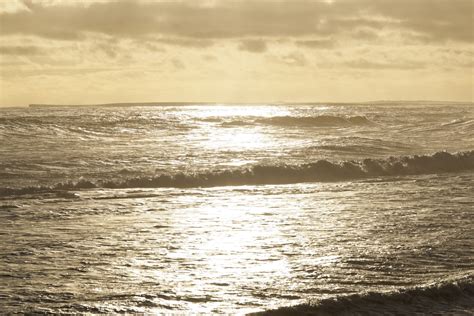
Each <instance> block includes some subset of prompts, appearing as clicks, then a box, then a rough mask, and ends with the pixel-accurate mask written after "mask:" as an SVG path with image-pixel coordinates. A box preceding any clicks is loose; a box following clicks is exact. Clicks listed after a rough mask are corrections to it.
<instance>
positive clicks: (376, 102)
mask: <svg viewBox="0 0 474 316" xmlns="http://www.w3.org/2000/svg"><path fill="white" fill-rule="evenodd" d="M407 103H409V104H426V105H436V104H438V105H446V104H470V103H474V102H473V101H465V102H463V101H437V100H374V101H362V102H321V101H315V102H244V103H240V102H193V101H190V102H117V103H98V104H43V103H32V104H29V105H28V107H30V108H41V107H73V106H77V107H94V106H97V107H109V106H110V107H121V106H124V107H127V106H186V105H242V106H246V105H266V104H273V105H279V104H280V105H312V104H314V105H322V104H328V105H345V104H347V105H358V104H360V105H367V104H373V105H388V104H391V105H402V104H407Z"/></svg>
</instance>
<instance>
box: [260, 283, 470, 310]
mask: <svg viewBox="0 0 474 316" xmlns="http://www.w3.org/2000/svg"><path fill="white" fill-rule="evenodd" d="M473 310H474V275H472V274H467V275H464V276H462V277H459V278H457V279H450V280H444V281H441V282H438V283H432V284H428V285H425V286H419V287H414V288H408V289H401V290H397V291H393V292H385V293H383V292H367V293H364V294H355V295H349V296H341V297H336V298H331V299H324V300H320V301H318V302H310V303H306V304H301V305H296V306H291V307H282V308H279V309H275V310H269V311H265V312H261V313H255V314H254V315H380V314H384V315H414V314H417V315H418V314H419V313H421V314H423V315H433V314H436V315H445V314H449V315H471V314H470V313H471V312H472V311H473Z"/></svg>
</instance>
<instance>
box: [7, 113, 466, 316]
mask: <svg viewBox="0 0 474 316" xmlns="http://www.w3.org/2000/svg"><path fill="white" fill-rule="evenodd" d="M473 124H474V108H473V105H472V104H466V105H459V104H456V105H454V104H452V105H447V106H444V107H442V106H438V105H437V106H430V105H409V104H405V105H398V106H367V105H357V106H349V105H322V104H318V105H301V106H296V105H293V106H284V105H262V106H230V105H221V106H219V105H212V106H180V107H177V106H171V107H108V108H104V107H95V108H68V107H64V108H41V109H8V110H6V109H4V110H0V142H1V144H2V146H1V147H0V192H1V196H0V222H1V223H2V226H1V228H0V281H1V282H0V307H1V309H2V310H3V311H5V312H7V313H8V312H28V311H30V312H31V311H36V312H53V313H55V312H71V313H74V312H151V313H153V312H157V313H160V312H163V311H194V312H217V313H246V312H253V311H262V310H267V309H271V308H277V307H281V306H287V305H294V304H299V303H304V302H307V301H308V300H313V301H314V300H316V301H319V300H324V299H328V298H334V297H337V296H341V295H351V294H360V293H364V292H367V291H374V292H380V293H382V292H383V293H385V292H393V291H395V290H397V289H405V288H412V287H415V286H426V285H429V284H433V283H434V284H437V283H440V284H441V283H443V282H447V281H446V280H456V279H457V278H461V277H464V278H465V277H466V276H471V277H472V275H473V272H474V264H473V262H474V251H473V249H474V243H473V241H472V237H471V236H473V235H474V198H473V197H474V186H473V183H474V174H473V173H472V170H473V169H474V168H473V166H474V153H473V152H472V149H473V148H474V146H473V145H474V128H473V127H474V125H473ZM442 150H447V151H448V152H450V153H451V154H446V153H438V154H435V155H433V154H434V153H435V152H440V151H442ZM454 152H461V153H460V154H457V155H456V154H454ZM414 154H417V155H426V156H424V157H421V158H417V159H413V158H408V156H409V155H414ZM391 156H392V157H393V158H390V157H391ZM364 159H369V160H364ZM318 160H319V161H322V162H319V164H317V167H314V165H311V164H314V163H316V162H317V161H318ZM343 160H344V161H352V162H351V163H350V164H347V163H346V164H345V165H341V164H340V163H339V162H340V161H343ZM308 166H309V167H308ZM374 166H375V167H374ZM262 168H263V169H262ZM265 168H266V169H265ZM305 168H306V169H305ZM354 168H359V169H358V170H360V171H357V172H355V171H354ZM370 168H372V169H370ZM374 168H375V169H374ZM262 170H263V171H262ZM295 170H296V171H295ZM349 170H350V172H349ZM216 174H217V176H216ZM236 174H237V175H238V176H236ZM242 174H243V175H244V176H242ZM162 175H166V176H167V177H168V178H166V179H168V180H166V181H164V180H163V179H164V178H159V177H160V176H162ZM308 175H309V176H308ZM212 177H215V178H212ZM216 177H217V179H218V180H215V179H216ZM157 178H158V179H161V180H156V179H157ZM150 179H151V180H150ZM170 179H171V180H170ZM196 179H198V180H199V181H197V180H196ZM255 179H257V180H258V181H257V180H255ZM211 180H212V181H211ZM160 181H161V182H160ZM468 294H469V293H468ZM413 295H416V293H415V294H413ZM453 295H454V294H453ZM417 304H419V305H420V306H419V308H420V309H421V310H423V308H428V306H424V305H423V304H426V302H424V301H422V300H419V301H418V303H417ZM452 304H455V302H453V303H452Z"/></svg>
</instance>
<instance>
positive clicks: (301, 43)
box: [295, 39, 335, 49]
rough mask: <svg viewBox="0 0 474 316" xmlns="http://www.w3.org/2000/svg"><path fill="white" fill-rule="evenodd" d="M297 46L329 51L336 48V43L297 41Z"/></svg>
mask: <svg viewBox="0 0 474 316" xmlns="http://www.w3.org/2000/svg"><path fill="white" fill-rule="evenodd" d="M295 44H296V45H298V46H303V47H308V48H314V49H327V48H333V47H334V46H335V43H334V41H333V40H330V39H318V40H304V41H296V42H295Z"/></svg>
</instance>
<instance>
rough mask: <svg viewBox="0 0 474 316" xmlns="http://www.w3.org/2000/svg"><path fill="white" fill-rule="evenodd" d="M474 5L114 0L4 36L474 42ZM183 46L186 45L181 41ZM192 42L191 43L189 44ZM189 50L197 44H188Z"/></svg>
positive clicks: (11, 29)
mask: <svg viewBox="0 0 474 316" xmlns="http://www.w3.org/2000/svg"><path fill="white" fill-rule="evenodd" d="M473 3H474V2H473V1H472V0H398V1H393V0H339V1H333V2H326V1H311V0H291V1H290V0H275V1H253V0H240V1H219V2H215V3H213V4H212V5H209V4H208V5H204V4H205V3H204V2H202V1H192V2H191V1H174V2H170V1H161V2H157V1H144V2H137V1H133V2H132V1H114V2H109V1H107V2H94V3H91V4H90V3H86V4H78V3H77V2H64V3H62V4H56V5H43V4H38V3H33V2H31V1H28V2H25V4H26V5H27V6H28V10H22V11H15V12H4V13H1V14H0V33H1V34H3V35H9V34H23V35H36V36H40V37H46V38H53V39H62V40H81V39H83V38H84V36H85V35H86V34H88V33H101V34H106V35H109V36H114V37H129V38H130V37H132V38H136V37H143V36H147V35H155V36H166V37H170V38H193V39H207V40H212V39H223V38H249V37H304V36H306V37H307V36H312V37H318V36H323V37H324V36H331V35H337V36H340V35H345V34H348V33H350V32H351V31H352V30H354V29H355V28H360V27H364V28H366V35H367V34H368V33H367V32H369V31H367V30H373V31H378V30H380V29H387V28H391V29H399V30H403V31H405V32H414V33H417V34H419V35H420V39H421V38H423V39H425V40H429V41H448V40H451V41H461V42H472V41H473V38H474V36H473V28H472V12H473V6H474V4H473ZM176 43H178V42H176ZM182 44H184V45H185V44H186V42H182ZM188 44H189V43H188Z"/></svg>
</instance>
